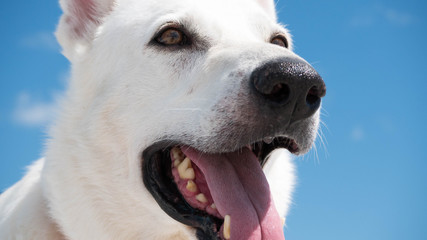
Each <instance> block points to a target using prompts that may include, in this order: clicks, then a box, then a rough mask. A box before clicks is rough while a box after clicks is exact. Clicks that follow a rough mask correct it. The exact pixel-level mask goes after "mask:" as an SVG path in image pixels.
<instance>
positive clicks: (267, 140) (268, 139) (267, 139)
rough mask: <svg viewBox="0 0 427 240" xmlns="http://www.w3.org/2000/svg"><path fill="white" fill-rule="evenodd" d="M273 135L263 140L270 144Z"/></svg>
mask: <svg viewBox="0 0 427 240" xmlns="http://www.w3.org/2000/svg"><path fill="white" fill-rule="evenodd" d="M273 139H274V138H273V137H265V138H264V139H262V141H263V142H264V143H266V144H270V143H272V142H273Z"/></svg>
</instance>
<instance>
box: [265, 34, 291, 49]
mask: <svg viewBox="0 0 427 240" xmlns="http://www.w3.org/2000/svg"><path fill="white" fill-rule="evenodd" d="M270 42H271V43H272V44H276V45H279V46H281V47H285V48H288V47H289V46H288V41H287V40H286V38H285V37H283V36H276V37H274V38H272V39H271V41H270Z"/></svg>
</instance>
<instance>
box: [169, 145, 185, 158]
mask: <svg viewBox="0 0 427 240" xmlns="http://www.w3.org/2000/svg"><path fill="white" fill-rule="evenodd" d="M171 152H172V156H173V158H174V159H175V160H179V161H182V159H184V156H185V155H184V153H183V152H182V151H181V149H180V148H179V147H173V148H172V149H171Z"/></svg>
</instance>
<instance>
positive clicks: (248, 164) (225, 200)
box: [142, 137, 299, 240]
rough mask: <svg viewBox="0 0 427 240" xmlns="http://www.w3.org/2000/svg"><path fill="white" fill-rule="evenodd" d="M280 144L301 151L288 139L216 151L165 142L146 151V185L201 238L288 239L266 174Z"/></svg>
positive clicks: (172, 214)
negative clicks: (272, 154) (268, 162)
mask: <svg viewBox="0 0 427 240" xmlns="http://www.w3.org/2000/svg"><path fill="white" fill-rule="evenodd" d="M277 148H286V149H288V150H289V151H290V152H291V153H294V154H298V152H299V147H298V144H297V143H296V142H295V141H294V140H292V139H290V138H285V137H275V138H264V139H263V140H261V141H259V142H255V143H252V144H250V145H245V146H243V147H241V148H239V149H237V150H236V151H234V152H231V153H215V154H213V153H204V152H202V151H200V150H197V149H194V148H192V147H190V146H188V145H185V144H181V143H171V142H170V141H162V142H159V143H156V144H154V145H152V146H150V147H148V148H147V149H146V150H145V151H144V152H143V159H144V161H143V166H142V168H143V180H144V184H145V186H146V187H147V189H148V190H149V191H150V193H151V194H152V195H153V197H154V198H155V200H156V201H157V203H158V204H159V205H160V207H161V208H162V209H163V211H165V212H166V213H167V214H168V215H169V216H171V217H172V218H174V219H175V220H177V221H179V222H181V223H183V224H186V225H188V226H191V227H194V228H195V229H196V235H197V237H198V238H199V239H232V240H235V239H284V237H283V230H282V227H283V226H282V220H281V218H280V217H279V215H278V213H277V211H276V209H275V206H274V202H273V199H272V197H271V193H270V190H269V186H268V182H267V179H266V177H265V175H264V173H263V172H262V166H263V165H264V164H265V162H266V161H267V159H268V156H269V154H270V153H271V152H272V151H273V150H275V149H277Z"/></svg>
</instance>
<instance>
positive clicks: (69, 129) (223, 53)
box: [0, 0, 297, 240]
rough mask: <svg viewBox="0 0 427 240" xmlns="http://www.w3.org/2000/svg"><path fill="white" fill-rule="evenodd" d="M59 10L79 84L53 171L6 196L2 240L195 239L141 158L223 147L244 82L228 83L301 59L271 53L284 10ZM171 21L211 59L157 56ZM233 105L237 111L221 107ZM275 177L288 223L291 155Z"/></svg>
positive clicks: (262, 0)
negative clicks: (264, 65)
mask: <svg viewBox="0 0 427 240" xmlns="http://www.w3.org/2000/svg"><path fill="white" fill-rule="evenodd" d="M60 2H61V6H62V8H63V10H64V16H63V17H62V19H61V21H60V24H59V27H58V31H57V37H58V39H59V41H60V43H61V45H62V47H63V49H64V54H65V55H66V56H67V57H68V58H69V60H70V62H71V63H72V79H71V82H70V85H69V89H68V92H67V95H66V97H65V100H64V102H63V104H62V111H61V115H60V116H59V117H58V121H57V122H56V124H55V125H54V126H53V128H52V129H51V132H50V136H51V139H50V140H49V141H48V144H47V150H46V155H45V159H44V160H43V159H42V160H39V161H37V162H36V163H35V164H34V165H33V166H32V167H30V169H29V171H28V173H27V175H26V176H25V177H24V178H23V179H22V180H21V181H20V182H18V183H17V184H15V185H14V186H13V187H11V188H10V189H8V190H7V191H6V192H5V193H3V194H2V195H1V196H0V239H2V240H7V239H35V240H38V239H40V240H41V239H43V240H49V239H56V240H58V239H69V240H86V239H87V240H93V239H102V240H108V239H115V240H117V239H153V240H154V239H196V237H195V230H194V229H192V228H190V227H187V226H185V225H183V224H181V223H179V222H176V221H175V220H173V219H172V218H170V217H169V216H168V215H167V214H166V213H164V212H163V211H162V210H161V208H160V207H159V206H158V204H157V203H156V201H155V200H154V199H153V197H152V196H151V195H150V194H149V192H148V191H147V190H146V189H145V187H144V184H143V182H142V176H141V174H142V173H141V152H142V151H143V150H144V149H145V148H146V147H148V146H150V145H151V144H153V143H154V142H155V141H157V140H160V139H162V138H165V137H173V138H179V137H184V136H188V135H189V134H190V135H192V136H193V138H194V139H196V140H194V141H195V142H197V143H198V144H204V145H209V144H214V143H213V142H210V140H209V139H211V137H212V136H216V134H217V133H218V132H217V130H218V128H219V127H221V126H223V124H225V123H224V119H226V118H225V117H224V116H222V115H220V113H219V111H218V108H221V107H226V108H227V109H236V110H238V108H239V106H241V105H240V103H239V101H241V100H239V99H238V98H236V97H235V96H237V95H236V94H238V93H239V91H241V85H242V84H241V81H242V79H237V77H230V76H229V74H230V73H232V72H233V71H240V72H244V73H250V71H251V70H253V69H254V68H255V67H256V65H257V63H259V62H263V61H266V60H269V59H273V58H276V57H283V56H294V57H297V56H296V55H295V54H294V53H292V52H291V51H290V50H287V49H284V48H280V47H278V46H275V45H272V44H268V41H269V37H270V35H271V34H272V33H273V32H274V31H281V32H283V33H285V34H287V32H286V30H285V29H284V28H282V27H281V26H280V25H278V24H277V23H276V22H275V21H276V16H275V13H274V2H273V1H272V0H258V1H255V0H232V1H231V0H201V1H191V0H183V1H172V0H144V1H140V0H117V1H114V2H113V1H112V0H92V1H82V0H61V1H60ZM87 2H89V3H91V5H90V6H84V7H83V8H82V9H79V7H81V6H79V4H82V3H87ZM88 7H89V8H88ZM76 11H77V12H79V14H80V15H81V16H80V17H79V18H76V17H75V14H76ZM82 16H83V17H82ZM70 19H71V20H70ZM168 21H178V22H185V23H187V22H188V23H191V28H192V29H193V30H195V31H197V32H198V34H200V35H201V36H203V37H204V38H205V39H206V40H207V41H208V42H209V44H210V46H211V47H210V48H209V50H208V51H207V52H204V53H201V52H195V53H191V54H188V53H186V52H183V53H179V54H171V53H169V52H159V50H158V49H156V48H155V47H149V46H147V43H148V42H149V41H150V39H151V38H152V37H153V35H154V34H155V32H156V31H157V30H158V28H159V26H161V25H162V24H164V23H165V22H168ZM288 37H289V35H288ZM289 41H290V39H289ZM162 66H166V67H162ZM225 97H228V99H229V100H230V101H228V102H226V103H222V102H221V99H224V98H225ZM218 106H219V107H218ZM242 131H246V130H242ZM265 172H266V175H267V178H268V181H269V182H270V187H271V190H272V193H273V197H274V200H275V203H276V205H277V209H278V211H279V213H280V214H281V215H282V216H285V215H286V213H287V211H288V207H289V204H290V201H291V200H290V199H291V192H292V190H293V185H294V182H295V176H294V168H293V164H292V161H291V158H290V157H289V154H288V153H287V152H286V151H285V150H279V151H276V152H275V153H273V154H272V157H271V158H270V160H269V162H268V164H267V166H266V167H265Z"/></svg>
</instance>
